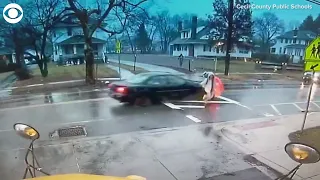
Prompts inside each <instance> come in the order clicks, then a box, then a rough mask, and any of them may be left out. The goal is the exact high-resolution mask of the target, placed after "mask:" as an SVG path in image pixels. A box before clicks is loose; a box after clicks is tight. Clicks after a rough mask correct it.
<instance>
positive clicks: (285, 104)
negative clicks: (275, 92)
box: [254, 101, 320, 107]
mask: <svg viewBox="0 0 320 180" xmlns="http://www.w3.org/2000/svg"><path fill="white" fill-rule="evenodd" d="M312 102H313V103H315V102H318V103H320V101H312ZM292 103H297V104H302V103H307V102H306V101H305V102H289V103H274V104H273V105H276V106H277V105H288V104H292ZM269 105H270V104H258V105H254V106H255V107H257V106H269Z"/></svg>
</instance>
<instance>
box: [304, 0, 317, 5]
mask: <svg viewBox="0 0 320 180" xmlns="http://www.w3.org/2000/svg"><path fill="white" fill-rule="evenodd" d="M306 1H308V2H311V3H313V4H316V5H320V1H318V0H306Z"/></svg>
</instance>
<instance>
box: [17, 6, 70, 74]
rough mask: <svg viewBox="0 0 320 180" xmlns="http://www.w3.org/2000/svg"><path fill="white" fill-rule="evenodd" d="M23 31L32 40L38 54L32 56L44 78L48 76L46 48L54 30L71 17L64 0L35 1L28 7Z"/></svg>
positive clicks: (33, 47)
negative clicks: (65, 18)
mask: <svg viewBox="0 0 320 180" xmlns="http://www.w3.org/2000/svg"><path fill="white" fill-rule="evenodd" d="M24 9H25V12H26V13H25V14H26V16H25V21H26V24H25V26H24V27H23V31H24V32H25V33H26V34H27V35H28V37H29V38H30V40H31V46H32V49H34V51H35V52H36V53H35V54H30V53H29V55H30V56H32V57H33V58H34V59H35V60H36V62H37V64H38V66H39V69H40V72H41V75H42V76H43V77H46V76H48V66H47V62H48V60H49V58H48V57H47V54H46V47H47V43H48V41H50V40H49V38H48V37H49V34H50V33H51V30H52V28H53V27H54V26H55V25H56V24H57V23H59V22H61V20H62V19H63V18H64V17H66V16H69V15H70V14H68V13H66V12H67V11H68V9H66V8H64V6H63V0H34V1H32V2H30V3H29V5H28V6H26V8H24Z"/></svg>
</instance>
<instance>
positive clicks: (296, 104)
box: [292, 103, 303, 111]
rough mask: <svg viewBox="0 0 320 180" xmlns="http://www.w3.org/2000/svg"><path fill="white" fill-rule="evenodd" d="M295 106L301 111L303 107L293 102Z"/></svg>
mask: <svg viewBox="0 0 320 180" xmlns="http://www.w3.org/2000/svg"><path fill="white" fill-rule="evenodd" d="M292 104H293V105H294V106H295V107H296V108H298V109H299V110H300V111H303V109H302V108H301V107H300V106H298V105H297V104H295V103H292Z"/></svg>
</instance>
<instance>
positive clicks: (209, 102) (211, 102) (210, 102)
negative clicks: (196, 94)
mask: <svg viewBox="0 0 320 180" xmlns="http://www.w3.org/2000/svg"><path fill="white" fill-rule="evenodd" d="M177 102H182V103H205V102H204V101H177ZM207 103H208V104H234V103H233V102H229V101H207Z"/></svg>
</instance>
